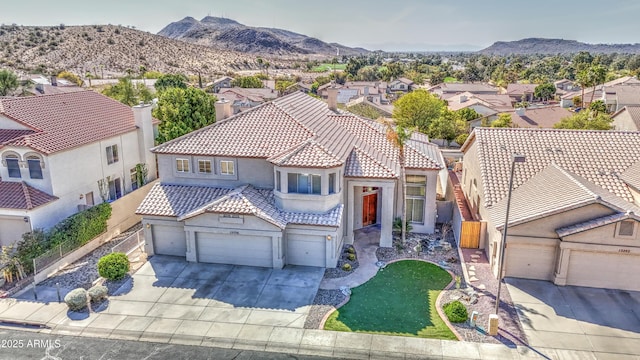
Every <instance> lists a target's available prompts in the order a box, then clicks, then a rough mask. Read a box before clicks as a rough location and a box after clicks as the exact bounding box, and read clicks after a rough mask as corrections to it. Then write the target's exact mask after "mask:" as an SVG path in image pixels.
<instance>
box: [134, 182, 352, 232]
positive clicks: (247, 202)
mask: <svg viewBox="0 0 640 360" xmlns="http://www.w3.org/2000/svg"><path fill="white" fill-rule="evenodd" d="M206 212H209V213H226V214H238V215H254V216H256V217H258V218H261V219H263V220H265V221H268V222H270V223H272V224H274V225H276V226H278V227H280V228H282V229H284V228H285V227H286V225H287V224H288V223H291V224H301V225H323V226H333V227H338V226H340V223H341V221H342V205H339V206H337V207H336V208H334V209H332V210H330V211H328V212H327V213H324V214H310V213H294V212H286V211H281V210H279V209H278V208H277V207H276V206H275V199H274V195H273V191H272V190H265V189H256V188H254V187H253V186H251V185H243V186H240V187H238V188H235V189H223V188H212V187H203V186H182V185H166V184H156V185H154V186H153V188H151V190H150V191H149V194H148V195H147V196H146V197H145V198H144V200H143V201H142V203H141V204H140V206H139V207H138V210H137V211H136V214H140V215H153V216H171V217H176V218H177V219H176V220H178V221H183V220H185V219H188V218H191V217H194V216H197V215H200V214H203V213H206Z"/></svg>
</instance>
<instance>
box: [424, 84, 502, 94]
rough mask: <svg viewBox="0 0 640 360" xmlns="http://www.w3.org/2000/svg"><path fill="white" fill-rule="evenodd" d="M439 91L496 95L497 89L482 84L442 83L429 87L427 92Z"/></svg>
mask: <svg viewBox="0 0 640 360" xmlns="http://www.w3.org/2000/svg"><path fill="white" fill-rule="evenodd" d="M432 89H433V90H435V89H440V90H442V92H443V93H462V92H465V91H468V92H471V93H494V94H497V93H498V89H497V88H496V87H494V86H491V85H489V84H483V83H442V84H438V85H435V86H433V87H431V88H430V89H429V90H430V91H431V90H432Z"/></svg>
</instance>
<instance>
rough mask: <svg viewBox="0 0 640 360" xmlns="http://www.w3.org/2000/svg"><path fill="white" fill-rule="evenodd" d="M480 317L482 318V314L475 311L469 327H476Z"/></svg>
mask: <svg viewBox="0 0 640 360" xmlns="http://www.w3.org/2000/svg"><path fill="white" fill-rule="evenodd" d="M478 316H480V314H478V312H477V311H473V312H472V313H471V316H470V317H469V326H471V327H472V328H475V327H476V323H477V322H478Z"/></svg>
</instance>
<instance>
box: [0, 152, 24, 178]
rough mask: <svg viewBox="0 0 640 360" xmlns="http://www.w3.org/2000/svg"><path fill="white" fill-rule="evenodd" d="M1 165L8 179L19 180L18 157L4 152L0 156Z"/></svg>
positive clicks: (12, 153)
mask: <svg viewBox="0 0 640 360" xmlns="http://www.w3.org/2000/svg"><path fill="white" fill-rule="evenodd" d="M2 160H3V161H2V163H3V165H5V166H6V167H7V170H8V172H9V177H10V178H21V177H22V175H21V174H20V156H19V155H18V154H16V153H14V152H6V153H4V154H2Z"/></svg>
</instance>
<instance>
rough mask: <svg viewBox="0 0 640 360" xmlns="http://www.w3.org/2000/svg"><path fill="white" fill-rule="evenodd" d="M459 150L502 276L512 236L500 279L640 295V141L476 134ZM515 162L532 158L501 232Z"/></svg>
mask: <svg viewBox="0 0 640 360" xmlns="http://www.w3.org/2000/svg"><path fill="white" fill-rule="evenodd" d="M462 151H463V153H464V158H463V173H462V178H461V179H460V180H461V181H460V183H461V185H462V188H463V190H464V193H465V197H466V199H467V202H468V203H469V205H470V208H471V211H473V212H475V213H476V215H477V216H478V217H479V218H480V219H482V221H483V222H484V223H485V226H486V229H485V230H484V231H483V233H482V234H481V240H480V248H484V249H485V252H486V254H487V258H488V259H489V261H490V262H491V265H492V269H493V272H494V274H495V275H496V276H497V275H498V268H499V266H498V264H499V259H500V251H501V249H502V246H501V242H502V234H503V231H504V229H505V227H507V240H506V250H505V255H504V265H503V274H504V276H511V277H518V278H529V279H539V280H547V281H552V282H554V283H555V284H558V285H576V286H589V287H598V288H612V289H626V290H635V291H638V290H640V281H636V280H635V276H636V274H638V273H639V272H640V231H639V229H640V206H639V205H640V132H625V131H591V130H556V129H524V128H519V129H515V128H512V129H497V128H496V129H494V128H476V129H474V131H473V132H472V134H471V136H470V137H469V139H468V140H467V141H466V142H465V144H464V145H463V146H462ZM514 153H517V154H520V155H524V156H525V158H526V159H525V162H523V163H516V164H515V176H514V190H513V192H512V199H511V209H510V212H509V220H508V223H507V224H505V220H506V208H507V194H508V191H509V176H510V171H511V170H510V169H511V165H512V160H511V156H512V154H514ZM483 228H484V227H483ZM630 279H633V280H630Z"/></svg>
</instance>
